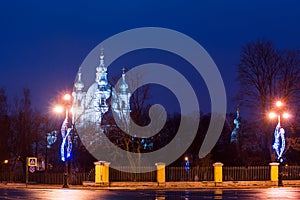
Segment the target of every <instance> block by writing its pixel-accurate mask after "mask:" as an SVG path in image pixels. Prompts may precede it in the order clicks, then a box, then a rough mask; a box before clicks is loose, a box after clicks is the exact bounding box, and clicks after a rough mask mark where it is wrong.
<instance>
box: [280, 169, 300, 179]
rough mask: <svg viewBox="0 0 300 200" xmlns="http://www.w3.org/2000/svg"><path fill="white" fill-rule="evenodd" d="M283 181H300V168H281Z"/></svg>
mask: <svg viewBox="0 0 300 200" xmlns="http://www.w3.org/2000/svg"><path fill="white" fill-rule="evenodd" d="M280 167H281V172H282V179H284V180H300V166H280Z"/></svg>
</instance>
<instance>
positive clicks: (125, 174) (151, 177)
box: [109, 166, 156, 182]
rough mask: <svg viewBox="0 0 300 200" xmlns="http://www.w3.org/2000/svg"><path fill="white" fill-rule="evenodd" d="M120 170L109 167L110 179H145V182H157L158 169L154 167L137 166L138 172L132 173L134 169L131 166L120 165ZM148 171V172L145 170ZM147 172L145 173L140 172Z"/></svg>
mask: <svg viewBox="0 0 300 200" xmlns="http://www.w3.org/2000/svg"><path fill="white" fill-rule="evenodd" d="M119 169H120V170H117V169H114V168H110V169H109V180H110V181H111V182H114V181H120V182H122V181H133V182H136V181H140V182H141V181H145V182H156V170H155V168H154V167H137V168H135V171H136V173H130V172H129V171H132V169H131V167H130V166H129V167H128V166H122V167H119ZM145 171H148V172H145ZM140 172H145V173H140Z"/></svg>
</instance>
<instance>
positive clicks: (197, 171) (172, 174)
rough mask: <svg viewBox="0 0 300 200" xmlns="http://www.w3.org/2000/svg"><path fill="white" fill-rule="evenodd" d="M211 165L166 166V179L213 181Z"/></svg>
mask: <svg viewBox="0 0 300 200" xmlns="http://www.w3.org/2000/svg"><path fill="white" fill-rule="evenodd" d="M213 180H214V169H213V167H212V166H211V167H199V166H197V167H190V168H189V169H187V168H185V167H166V181H213Z"/></svg>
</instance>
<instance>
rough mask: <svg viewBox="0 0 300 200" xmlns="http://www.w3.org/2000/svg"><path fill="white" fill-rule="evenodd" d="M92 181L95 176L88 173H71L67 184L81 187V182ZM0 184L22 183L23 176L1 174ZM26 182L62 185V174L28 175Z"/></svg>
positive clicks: (40, 173)
mask: <svg viewBox="0 0 300 200" xmlns="http://www.w3.org/2000/svg"><path fill="white" fill-rule="evenodd" d="M88 180H90V181H94V180H95V175H94V174H92V177H91V174H90V173H72V174H69V184H71V185H82V182H83V181H88ZM0 181H1V182H9V183H10V182H13V183H24V182H25V174H16V173H1V174H0ZM28 182H29V183H31V184H56V185H59V184H63V173H51V172H50V173H45V172H35V173H29V174H28Z"/></svg>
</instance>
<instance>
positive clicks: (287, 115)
mask: <svg viewBox="0 0 300 200" xmlns="http://www.w3.org/2000/svg"><path fill="white" fill-rule="evenodd" d="M282 117H283V118H284V119H287V118H289V117H290V114H289V113H283V114H282Z"/></svg>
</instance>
